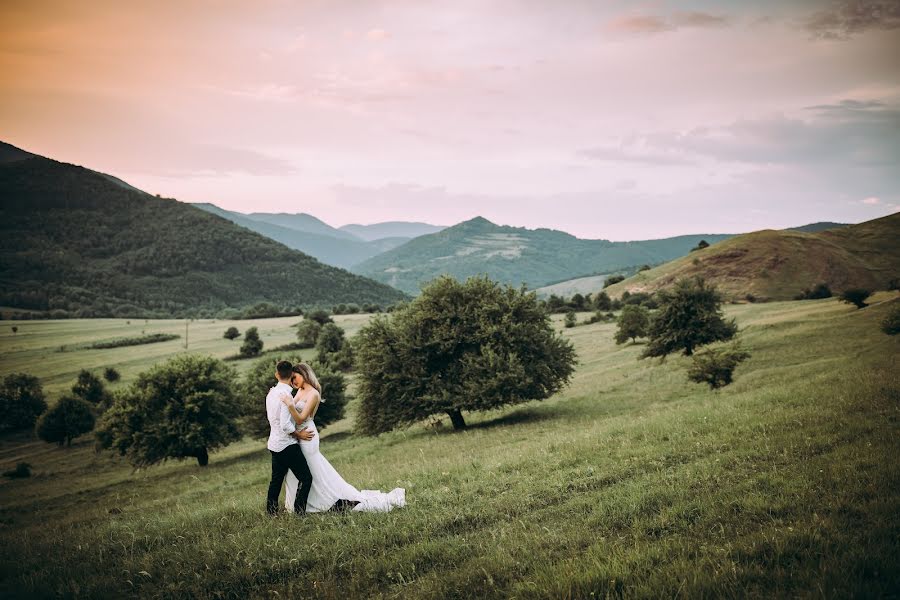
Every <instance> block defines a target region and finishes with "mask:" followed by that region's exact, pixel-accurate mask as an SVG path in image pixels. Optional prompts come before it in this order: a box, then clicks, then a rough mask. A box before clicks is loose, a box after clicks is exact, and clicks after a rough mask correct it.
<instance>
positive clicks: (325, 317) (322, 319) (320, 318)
mask: <svg viewBox="0 0 900 600" xmlns="http://www.w3.org/2000/svg"><path fill="white" fill-rule="evenodd" d="M306 318H307V319H312V320H313V321H315V322H317V323H318V324H319V325H325V324H326V323H334V319H332V318H331V316H330V315H329V314H328V311H324V310H314V311H312V312H311V313H308V314H307V315H306Z"/></svg>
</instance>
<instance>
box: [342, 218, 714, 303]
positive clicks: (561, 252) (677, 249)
mask: <svg viewBox="0 0 900 600" xmlns="http://www.w3.org/2000/svg"><path fill="white" fill-rule="evenodd" d="M728 237H730V235H729V234H703V235H683V236H679V237H673V238H666V239H660V240H644V241H636V242H610V241H608V240H584V239H579V238H576V237H575V236H573V235H570V234H568V233H564V232H562V231H556V230H553V229H526V228H524V227H507V226H502V225H495V224H494V223H491V222H490V221H488V220H487V219H484V218H482V217H476V218H474V219H471V220H469V221H464V222H462V223H459V224H457V225H454V226H453V227H448V228H447V229H444V230H442V231H439V232H438V233H433V234H430V235H423V236H421V237H417V238H415V239H413V240H410V241H409V242H407V243H405V244H403V245H402V246H399V247H397V248H394V249H393V250H389V251H388V252H385V253H383V254H379V255H378V256H375V257H373V258H371V259H369V260H367V261H365V262H363V263H361V264H359V265H357V266H355V267H353V271H354V272H356V273H359V274H361V275H365V276H367V277H371V278H372V279H376V280H378V281H381V282H384V283H387V284H389V285H391V286H393V287H396V288H397V289H400V290H403V291H405V292H408V293H411V294H415V293H417V292H418V290H419V287H420V286H421V284H422V283H424V282H427V281H430V280H431V279H434V278H435V277H437V276H438V275H441V274H445V273H446V274H449V275H452V276H454V277H456V278H459V279H464V278H466V277H469V276H471V275H476V274H480V273H487V274H488V275H489V276H490V277H491V278H493V279H496V280H498V281H501V282H504V283H509V284H512V285H519V284H521V283H524V284H526V285H527V286H528V287H541V286H543V285H545V284H548V283H551V282H559V281H563V280H566V279H571V278H574V277H579V276H584V275H591V274H595V273H608V272H613V271H616V270H617V269H624V268H631V267H634V266H636V265H641V264H644V263H647V264H657V263H660V262H664V261H667V260H671V259H672V258H675V257H678V256H682V255H684V254H687V253H688V251H689V250H690V249H691V248H693V247H694V246H696V245H697V242H699V241H700V240H701V239H705V240H706V241H708V242H710V243H712V242H714V241H718V240H722V239H726V238H728Z"/></svg>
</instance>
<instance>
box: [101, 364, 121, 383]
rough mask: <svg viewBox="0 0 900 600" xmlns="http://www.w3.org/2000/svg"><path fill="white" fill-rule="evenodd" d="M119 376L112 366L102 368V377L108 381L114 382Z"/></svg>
mask: <svg viewBox="0 0 900 600" xmlns="http://www.w3.org/2000/svg"><path fill="white" fill-rule="evenodd" d="M121 378H122V376H121V375H119V372H118V371H117V370H115V369H114V368H112V367H106V369H104V370H103V379H105V380H106V381H108V382H109V383H114V382H116V381H118V380H119V379H121Z"/></svg>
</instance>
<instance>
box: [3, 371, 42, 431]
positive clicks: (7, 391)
mask: <svg viewBox="0 0 900 600" xmlns="http://www.w3.org/2000/svg"><path fill="white" fill-rule="evenodd" d="M45 410H47V402H46V400H45V399H44V390H43V389H42V388H41V382H40V381H39V380H38V378H37V377H34V376H32V375H27V374H25V373H12V374H10V375H7V376H6V377H5V378H4V379H3V383H2V385H0V431H18V430H21V429H31V428H32V427H34V424H35V422H36V421H37V419H38V417H39V416H40V414H41V413H43V412H44V411H45Z"/></svg>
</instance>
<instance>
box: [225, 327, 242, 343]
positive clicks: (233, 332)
mask: <svg viewBox="0 0 900 600" xmlns="http://www.w3.org/2000/svg"><path fill="white" fill-rule="evenodd" d="M222 337H223V338H225V339H226V340H234V339H237V338H239V337H241V332H240V331H238V328H237V327H229V328H228V329H226V330H225V333H223V334H222Z"/></svg>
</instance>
